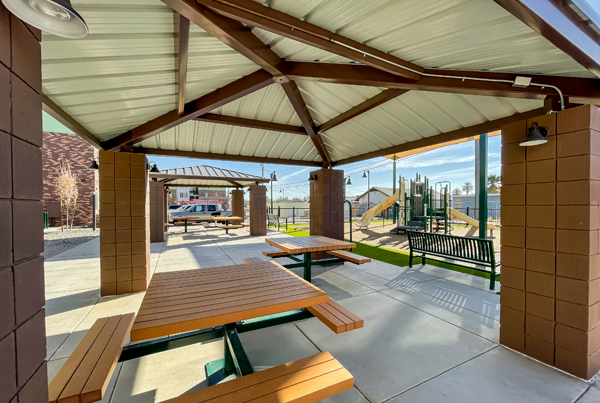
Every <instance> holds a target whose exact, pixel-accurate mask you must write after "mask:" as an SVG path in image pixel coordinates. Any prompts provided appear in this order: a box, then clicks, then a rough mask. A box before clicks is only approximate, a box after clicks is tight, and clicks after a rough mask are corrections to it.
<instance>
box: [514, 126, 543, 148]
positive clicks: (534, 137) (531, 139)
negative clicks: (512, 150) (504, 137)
mask: <svg viewBox="0 0 600 403" xmlns="http://www.w3.org/2000/svg"><path fill="white" fill-rule="evenodd" d="M547 142H548V129H546V128H545V127H540V126H538V124H537V122H533V124H532V125H531V127H530V128H529V129H527V137H525V140H523V141H521V143H519V145H520V146H523V147H531V146H539V145H540V144H544V143H547Z"/></svg>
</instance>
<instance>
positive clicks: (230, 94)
mask: <svg viewBox="0 0 600 403" xmlns="http://www.w3.org/2000/svg"><path fill="white" fill-rule="evenodd" d="M271 84H273V76H272V75H271V74H270V73H268V72H266V71H265V70H258V71H255V72H254V73H252V74H249V75H247V76H245V77H242V78H240V79H238V80H235V81H233V82H231V83H229V84H227V85H225V86H223V87H221V88H219V89H216V90H215V91H213V92H211V93H209V94H206V95H204V96H202V97H200V98H198V99H196V100H194V101H190V102H188V103H187V104H185V107H184V112H183V113H182V114H181V115H180V114H179V112H178V110H177V109H174V110H172V111H170V112H167V113H165V114H164V115H161V116H159V117H157V118H155V119H152V120H151V121H149V122H146V123H144V124H142V125H140V126H138V127H136V128H134V129H131V130H129V131H127V132H125V133H123V134H121V135H119V136H117V137H114V138H112V139H110V140H107V141H104V142H102V148H104V149H105V150H112V149H114V148H118V147H120V146H122V145H124V144H127V143H132V144H135V143H138V142H140V141H142V140H145V139H147V138H150V137H152V136H155V135H157V134H159V133H161V132H163V131H165V130H168V129H170V128H172V127H175V126H177V125H180V124H182V123H184V122H187V121H189V120H192V119H194V118H196V117H197V116H199V115H202V114H204V113H207V112H210V111H212V110H213V109H216V108H218V107H220V106H223V105H225V104H228V103H230V102H233V101H235V100H236V99H239V98H242V97H244V96H246V95H248V94H251V93H253V92H254V91H258V90H260V89H262V88H265V87H267V86H269V85H271Z"/></svg>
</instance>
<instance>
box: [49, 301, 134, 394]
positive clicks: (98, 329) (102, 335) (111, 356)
mask: <svg viewBox="0 0 600 403" xmlns="http://www.w3.org/2000/svg"><path fill="white" fill-rule="evenodd" d="M134 319H135V314H134V313H128V314H125V315H116V316H111V317H107V318H101V319H98V320H97V321H96V322H95V323H94V324H93V325H92V327H91V328H90V330H88V332H87V333H86V335H85V336H84V337H83V340H81V342H80V343H79V344H78V345H77V347H76V348H75V350H74V351H73V353H71V355H70V356H69V358H68V359H67V361H66V362H65V363H64V365H63V366H62V368H61V369H60V371H58V373H57V374H56V376H55V377H54V379H53V380H52V382H50V385H48V395H49V399H48V401H49V402H50V403H56V402H58V401H71V400H73V401H75V402H81V403H88V402H96V401H99V400H102V398H103V396H104V392H106V388H107V387H108V383H109V382H110V378H111V376H112V374H113V372H114V370H115V367H116V366H117V363H118V361H119V356H120V355H121V351H122V350H123V346H124V345H125V343H126V341H127V338H128V337H129V334H130V331H131V327H132V326H133V321H134Z"/></svg>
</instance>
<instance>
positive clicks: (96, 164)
mask: <svg viewBox="0 0 600 403" xmlns="http://www.w3.org/2000/svg"><path fill="white" fill-rule="evenodd" d="M98 168H99V166H98V163H97V162H96V159H95V158H94V159H93V160H92V163H91V164H90V166H89V167H88V169H94V170H98Z"/></svg>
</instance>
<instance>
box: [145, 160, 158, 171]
mask: <svg viewBox="0 0 600 403" xmlns="http://www.w3.org/2000/svg"><path fill="white" fill-rule="evenodd" d="M148 169H149V170H150V172H151V173H155V174H159V173H160V169H158V165H156V162H154V161H152V162H150V163H148Z"/></svg>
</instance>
